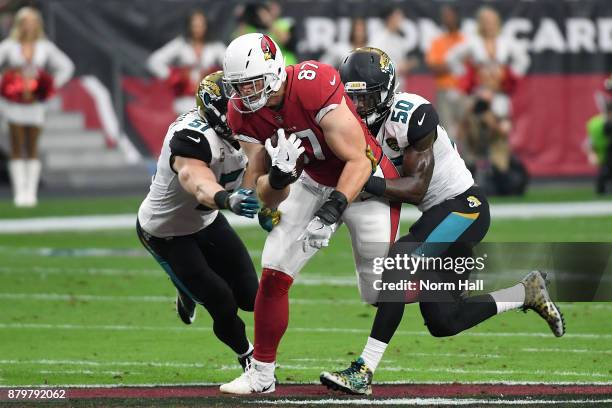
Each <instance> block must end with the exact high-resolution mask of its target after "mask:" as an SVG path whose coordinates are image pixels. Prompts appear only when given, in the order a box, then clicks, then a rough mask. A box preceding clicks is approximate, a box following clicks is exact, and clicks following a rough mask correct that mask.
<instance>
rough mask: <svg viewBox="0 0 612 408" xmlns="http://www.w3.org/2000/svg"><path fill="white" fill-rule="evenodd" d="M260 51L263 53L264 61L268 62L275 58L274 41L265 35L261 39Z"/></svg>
mask: <svg viewBox="0 0 612 408" xmlns="http://www.w3.org/2000/svg"><path fill="white" fill-rule="evenodd" d="M261 50H262V51H263V55H264V60H266V61H267V60H270V59H275V58H276V45H274V41H272V39H271V38H270V37H268V36H267V35H263V36H262V37H261Z"/></svg>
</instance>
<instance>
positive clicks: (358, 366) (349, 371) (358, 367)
mask: <svg viewBox="0 0 612 408" xmlns="http://www.w3.org/2000/svg"><path fill="white" fill-rule="evenodd" d="M364 368H365V363H364V361H363V360H362V359H361V358H358V359H357V360H355V361H353V362H351V366H350V367H349V368H346V369H344V370H342V371H340V373H339V374H341V375H346V376H349V375H353V374H357V373H360V372H361V371H364Z"/></svg>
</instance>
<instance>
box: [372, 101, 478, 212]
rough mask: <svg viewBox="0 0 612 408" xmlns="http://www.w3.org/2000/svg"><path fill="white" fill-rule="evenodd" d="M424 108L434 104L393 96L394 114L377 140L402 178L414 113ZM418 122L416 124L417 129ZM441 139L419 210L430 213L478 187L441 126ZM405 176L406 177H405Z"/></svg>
mask: <svg viewBox="0 0 612 408" xmlns="http://www.w3.org/2000/svg"><path fill="white" fill-rule="evenodd" d="M423 104H430V102H429V101H428V100H427V99H425V98H423V97H422V96H420V95H417V94H412V93H407V92H400V93H396V94H395V95H394V96H393V104H392V105H391V112H390V113H389V116H388V117H387V119H386V120H385V122H384V124H383V125H382V126H381V128H380V130H379V131H378V134H377V135H376V139H377V140H378V142H379V143H380V145H381V146H382V147H383V151H384V153H385V154H386V155H387V157H388V158H389V159H391V161H392V162H393V164H394V165H395V166H396V168H397V169H398V171H399V173H400V174H402V160H403V157H404V151H405V150H406V148H407V147H408V146H410V142H409V140H408V126H409V123H411V120H410V119H411V116H412V113H413V112H414V111H415V110H416V109H417V108H418V107H419V106H420V105H423ZM416 119H417V120H416V124H417V125H420V124H421V123H423V119H424V118H416ZM414 122H415V121H414V120H413V121H412V123H413V126H414ZM437 130H438V137H437V139H436V141H435V142H434V145H433V154H434V169H433V175H432V177H431V182H430V183H429V188H428V189H427V193H425V197H424V198H423V201H422V202H421V203H420V204H419V205H418V208H419V210H421V211H427V210H428V209H430V208H431V207H433V206H434V205H436V204H440V203H441V202H443V201H445V200H448V199H449V198H452V197H455V196H456V195H458V194H461V193H463V192H464V191H465V190H467V189H468V188H470V187H471V186H472V185H473V184H474V179H473V178H472V174H471V173H470V171H469V170H468V169H467V167H466V166H465V163H464V162H463V159H462V158H461V156H460V155H459V152H457V149H456V147H455V143H454V142H453V141H451V139H450V138H449V136H448V134H447V133H446V130H445V129H444V128H443V127H442V126H440V125H438V127H437ZM402 175H403V174H402Z"/></svg>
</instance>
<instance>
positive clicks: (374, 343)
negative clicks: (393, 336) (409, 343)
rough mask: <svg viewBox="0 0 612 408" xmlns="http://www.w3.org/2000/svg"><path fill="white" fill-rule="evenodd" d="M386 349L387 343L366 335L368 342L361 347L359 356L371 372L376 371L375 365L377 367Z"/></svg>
mask: <svg viewBox="0 0 612 408" xmlns="http://www.w3.org/2000/svg"><path fill="white" fill-rule="evenodd" d="M386 349H387V343H383V342H382V341H380V340H376V339H373V338H372V337H368V342H367V343H366V345H365V347H364V349H363V353H361V358H363V361H365V363H366V365H367V366H368V368H369V369H370V370H372V372H374V371H376V367H378V363H380V360H382V357H383V354H385V350H386Z"/></svg>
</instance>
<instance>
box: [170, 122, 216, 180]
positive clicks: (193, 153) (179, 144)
mask: <svg viewBox="0 0 612 408" xmlns="http://www.w3.org/2000/svg"><path fill="white" fill-rule="evenodd" d="M176 156H180V157H186V158H190V159H197V160H201V161H203V162H204V163H206V164H210V161H211V160H212V151H211V149H210V144H209V143H208V140H207V139H206V137H204V135H203V134H202V133H200V132H197V131H195V130H190V129H181V130H179V131H177V132H175V133H174V135H173V136H172V139H170V168H171V169H172V171H174V167H173V166H172V165H173V164H174V158H175V157H176Z"/></svg>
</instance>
